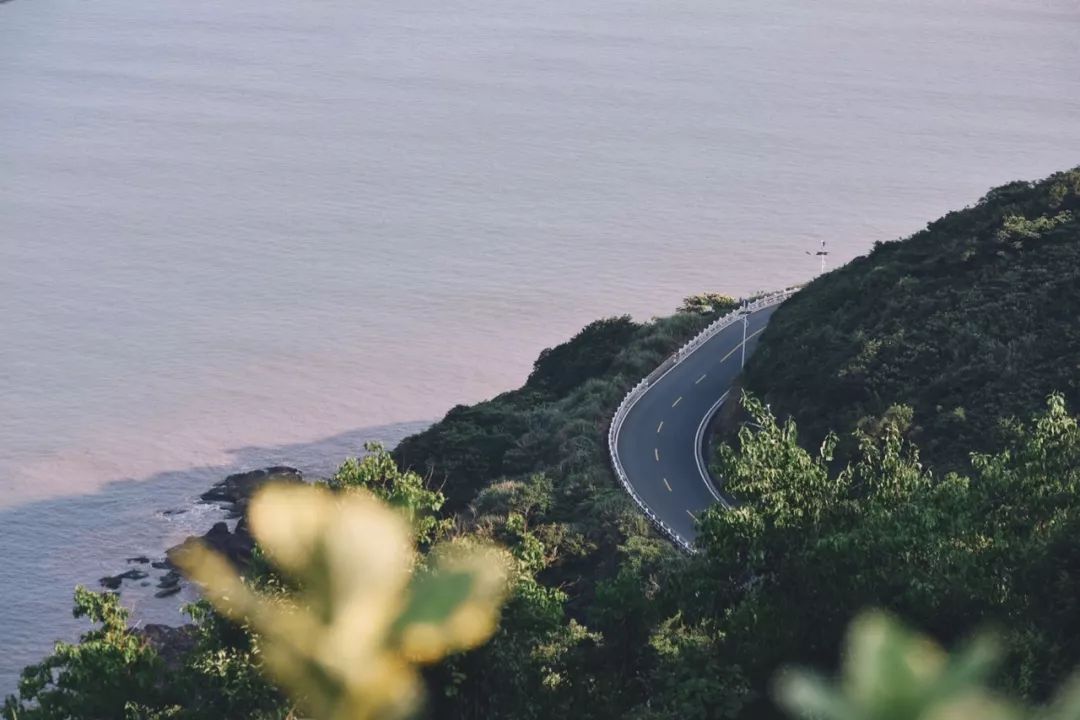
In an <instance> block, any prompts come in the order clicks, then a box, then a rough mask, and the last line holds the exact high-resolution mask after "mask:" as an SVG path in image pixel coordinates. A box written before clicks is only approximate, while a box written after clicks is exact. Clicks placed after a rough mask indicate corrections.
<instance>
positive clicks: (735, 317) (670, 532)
mask: <svg viewBox="0 0 1080 720" xmlns="http://www.w3.org/2000/svg"><path fill="white" fill-rule="evenodd" d="M798 290H799V288H797V287H794V288H788V289H786V290H781V291H779V292H774V293H769V294H767V295H761V296H759V297H757V298H754V299H752V300H746V301H743V304H742V305H741V306H740V307H739V308H738V309H737V310H733V311H732V312H730V313H728V314H727V315H724V316H723V317H721V318H719V319H717V320H715V321H713V322H712V323H711V324H710V325H709V326H708V327H706V328H705V329H704V330H702V331H701V332H700V333H698V334H697V335H695V336H694V337H693V338H692V339H691V340H689V341H688V342H687V343H686V344H685V345H683V346H682V347H681V348H679V349H678V350H676V351H675V353H674V354H673V355H671V357H669V358H667V359H666V360H664V362H662V363H660V366H659V367H658V368H656V369H655V370H653V371H652V372H651V373H649V374H648V376H646V377H645V379H644V380H642V381H641V382H639V383H638V384H637V385H635V386H634V387H632V388H631V389H630V391H629V392H628V393H626V397H624V398H623V401H622V402H621V403H619V407H618V409H616V410H615V415H614V417H612V419H611V427H610V428H609V429H608V450H609V452H610V455H611V467H612V469H613V470H614V471H615V476H616V477H618V478H619V482H621V483H622V486H623V488H624V489H625V490H626V492H628V493H629V494H630V497H632V498H633V499H634V502H635V503H637V505H638V507H639V508H641V511H642V512H643V513H645V516H646V517H648V518H649V520H650V521H651V522H652V524H653V525H654V526H656V529H657V530H659V531H660V532H661V533H663V534H664V535H665V536H666V537H667V538H668V539H669V540H671V541H672V542H673V543H675V544H676V545H678V546H679V547H680V548H682V549H683V550H685V551H686V552H688V553H694V552H696V550H695V549H694V546H693V545H692V544H691V543H690V542H689V541H688V540H686V539H685V538H683V537H681V536H680V535H679V534H678V533H677V532H675V529H674V528H672V527H670V526H669V525H668V524H667V523H665V522H664V521H663V520H661V519H660V518H659V517H658V516H657V515H656V513H654V512H653V511H652V509H651V508H650V507H649V506H648V505H646V504H645V501H644V500H642V499H641V496H640V495H638V494H637V491H635V490H634V487H633V485H631V484H630V479H629V478H628V477H627V476H626V470H625V469H623V465H622V461H621V460H619V431H620V430H622V425H623V422H624V421H625V420H626V416H627V415H628V414H629V413H630V410H631V408H633V407H634V404H635V403H637V401H638V400H639V399H641V397H642V396H643V395H644V394H645V393H646V392H648V390H649V388H650V387H652V386H653V385H654V384H656V382H657V381H659V380H660V378H662V377H663V376H664V375H667V374H668V372H670V371H671V369H672V368H674V367H675V366H676V365H678V364H679V363H681V362H682V361H683V360H685V359H686V358H687V357H689V356H690V355H691V354H693V353H694V352H695V351H696V350H697V349H698V348H700V347H701V346H702V345H704V344H705V343H706V342H708V341H709V340H711V339H712V338H713V337H714V336H715V335H716V334H717V333H718V332H720V331H721V330H723V329H724V328H726V327H728V326H730V325H733V324H735V323H736V322H739V321H741V320H742V318H743V316H744V315H748V314H752V313H754V312H757V311H758V310H761V309H762V308H767V307H770V306H772V305H778V304H780V303H782V302H784V301H785V300H787V299H788V298H789V297H791V296H792V295H794V294H795V293H796V292H797V291H798ZM696 452H701V450H700V449H697V450H696Z"/></svg>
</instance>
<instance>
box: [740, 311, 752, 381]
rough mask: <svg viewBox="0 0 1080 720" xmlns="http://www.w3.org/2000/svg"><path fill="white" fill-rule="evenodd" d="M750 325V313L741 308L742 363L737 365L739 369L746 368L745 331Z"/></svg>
mask: <svg viewBox="0 0 1080 720" xmlns="http://www.w3.org/2000/svg"><path fill="white" fill-rule="evenodd" d="M749 325H750V313H749V312H747V311H746V308H745V307H744V308H743V316H742V362H741V363H740V364H739V368H740V369H742V368H744V367H746V330H747V328H748V327H749Z"/></svg>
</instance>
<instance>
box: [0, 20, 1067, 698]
mask: <svg viewBox="0 0 1080 720" xmlns="http://www.w3.org/2000/svg"><path fill="white" fill-rule="evenodd" d="M1078 38H1080V4H1078V3H1077V2H1075V1H1074V0H1061V1H1057V2H1055V1H1054V0H1045V1H1043V2H1039V1H1038V0H983V1H980V2H974V1H969V2H962V1H960V2H956V1H954V2H947V3H946V2H940V1H939V0H908V1H904V0H901V1H900V2H897V1H896V0H826V1H825V2H818V3H805V2H794V0H772V1H770V2H760V0H664V1H663V2H642V1H640V0H592V1H591V2H589V1H587V2H583V1H582V0H550V1H547V2H542V3H536V2H521V1H520V0H438V1H436V0H393V1H392V2H380V3H375V2H369V1H368V0H321V1H320V2H318V3H306V2H296V1H295V0H289V1H283V0H228V1H227V2H220V1H219V0H183V1H182V2H181V1H179V0H155V1H154V2H122V1H121V0H93V2H87V1H86V0H17V1H16V2H12V3H10V4H5V5H3V6H2V7H0V646H2V647H3V648H4V652H3V653H0V692H2V691H7V690H10V689H12V688H13V687H14V678H15V674H16V672H17V669H18V668H19V667H21V666H22V665H24V664H25V663H27V662H29V661H31V660H33V659H35V658H37V657H39V656H40V655H41V654H42V653H43V652H45V651H46V650H47V648H48V646H49V644H50V643H51V641H52V640H53V639H55V638H58V637H72V636H73V635H74V634H75V633H76V632H77V630H78V628H79V625H78V624H77V623H75V622H74V621H72V619H71V618H70V615H69V606H70V594H71V588H72V586H73V585H75V584H76V583H78V582H83V583H94V582H95V581H96V578H97V577H99V576H100V575H102V574H105V573H111V572H115V571H117V570H120V569H123V566H124V558H125V557H126V556H129V555H134V554H139V553H147V554H151V555H160V553H161V551H162V550H163V549H164V548H165V547H166V546H167V545H169V544H171V543H172V542H175V541H177V540H179V539H181V538H182V537H183V536H184V535H186V534H187V533H189V532H192V531H194V530H196V529H198V530H202V529H205V527H207V526H208V525H209V524H210V522H212V521H213V520H214V519H216V515H215V512H214V511H213V510H210V509H207V508H202V509H197V510H190V511H188V512H186V513H183V514H179V515H169V514H166V513H165V511H167V510H170V509H183V508H187V507H190V505H191V500H192V498H194V496H195V495H197V494H198V493H199V492H200V491H202V490H203V489H204V488H205V487H206V486H208V485H209V484H210V483H211V482H213V481H214V480H216V479H218V478H219V477H220V476H221V475H223V474H224V473H225V472H228V471H230V470H234V469H238V468H246V467H255V466H259V465H265V464H267V463H272V462H285V463H292V464H295V465H298V466H301V467H303V468H306V469H308V470H310V471H315V472H319V471H324V470H325V469H326V468H328V467H330V466H331V465H332V464H333V463H334V462H335V461H336V460H338V459H340V458H341V457H342V456H344V455H345V454H347V453H349V452H353V451H355V450H356V449H357V448H358V447H359V445H360V443H361V442H363V440H365V439H382V440H384V441H386V442H388V443H393V442H394V441H396V440H397V439H398V438H400V437H401V436H402V435H404V434H405V433H407V432H409V431H412V430H415V429H417V428H419V427H422V426H423V424H424V422H426V421H430V420H432V419H435V418H437V417H439V416H441V415H442V413H443V412H445V411H446V410H447V409H448V408H449V407H450V406H451V405H453V404H455V403H461V402H472V401H476V400H479V399H481V398H484V397H487V396H490V395H492V394H494V393H495V392H497V391H500V390H503V389H506V388H509V387H512V386H516V385H517V384H519V383H520V381H521V380H522V379H523V378H524V377H525V375H526V373H527V372H528V370H529V367H530V363H531V361H532V360H533V358H534V357H535V356H536V354H537V353H538V351H539V350H541V349H542V348H544V347H545V346H548V345H551V344H554V343H556V342H558V341H560V340H561V339H563V338H565V337H567V336H568V335H570V334H572V333H573V332H574V331H575V330H576V329H578V328H579V327H580V326H581V325H583V324H584V323H586V322H588V321H590V320H592V319H594V318H597V317H600V316H603V315H607V314H613V313H624V312H630V313H633V314H634V315H636V316H638V317H643V318H644V317H649V316H650V315H654V314H660V313H665V312H667V311H669V310H670V309H671V308H673V307H674V306H675V305H676V304H677V302H678V301H679V299H680V298H681V297H682V296H683V295H686V294H689V293H692V292H696V291H702V290H719V291H726V292H730V293H733V294H741V293H746V292H748V291H751V290H755V289H760V288H770V287H775V286H778V285H784V284H788V283H793V282H797V281H801V280H805V279H806V278H808V277H809V276H811V275H812V274H813V273H814V272H815V270H816V261H815V260H814V259H812V258H809V257H807V256H806V255H805V251H806V250H813V249H816V246H817V244H818V243H819V242H820V240H822V239H827V240H828V241H829V243H830V246H831V248H832V250H833V252H834V255H833V259H834V260H836V261H842V260H845V259H847V258H850V257H852V256H853V255H856V254H859V253H861V252H863V251H865V250H867V249H868V248H869V247H870V245H871V244H872V243H873V242H874V241H875V240H887V239H892V238H895V237H897V236H900V235H903V234H907V233H909V232H911V231H914V230H917V229H918V228H920V227H921V226H922V225H923V224H924V223H925V221H927V220H928V219H931V218H934V217H937V216H938V215H940V214H941V213H942V212H944V211H946V210H949V209H951V208H955V207H957V206H960V205H964V204H966V203H969V202H972V201H974V200H975V199H977V197H978V196H979V195H980V194H981V193H982V192H983V191H984V190H985V189H986V188H987V187H989V186H990V185H993V184H996V183H1000V182H1004V181H1007V180H1011V179H1014V178H1017V177H1028V178H1034V177H1038V176H1042V175H1045V174H1046V173H1048V172H1051V171H1053V170H1056V169H1061V168H1064V167H1067V166H1070V165H1073V164H1076V163H1078V162H1080V72H1077V68H1080V40H1078ZM125 598H126V599H127V601H128V602H129V603H130V604H132V605H134V606H135V607H136V609H137V612H138V614H139V616H140V617H141V618H143V619H148V620H159V621H160V620H166V621H171V620H176V619H178V616H177V614H176V613H177V611H176V607H177V604H176V603H175V602H163V601H154V600H152V599H151V598H149V596H148V592H147V590H146V589H141V588H138V587H136V588H134V589H129V590H126V591H125Z"/></svg>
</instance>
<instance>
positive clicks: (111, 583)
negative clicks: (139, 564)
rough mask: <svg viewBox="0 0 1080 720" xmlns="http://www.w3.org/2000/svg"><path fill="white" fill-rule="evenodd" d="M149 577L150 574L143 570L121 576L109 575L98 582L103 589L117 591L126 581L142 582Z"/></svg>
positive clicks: (131, 571) (134, 570)
mask: <svg viewBox="0 0 1080 720" xmlns="http://www.w3.org/2000/svg"><path fill="white" fill-rule="evenodd" d="M148 576H149V573H147V572H145V571H143V570H136V569H131V570H128V571H127V572H122V573H120V574H119V575H107V576H105V577H103V578H101V579H100V580H98V582H99V583H101V586H102V587H103V588H107V589H109V590H116V589H117V588H119V587H120V583H121V582H123V581H124V580H142V579H143V578H145V577H148Z"/></svg>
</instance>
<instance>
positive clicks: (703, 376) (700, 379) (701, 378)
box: [694, 373, 709, 385]
mask: <svg viewBox="0 0 1080 720" xmlns="http://www.w3.org/2000/svg"><path fill="white" fill-rule="evenodd" d="M708 374H709V373H703V374H702V375H701V377H699V378H698V379H697V380H695V381H694V384H695V385H697V384H698V383H699V382H701V381H702V380H704V379H705V376H706V375H708Z"/></svg>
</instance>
